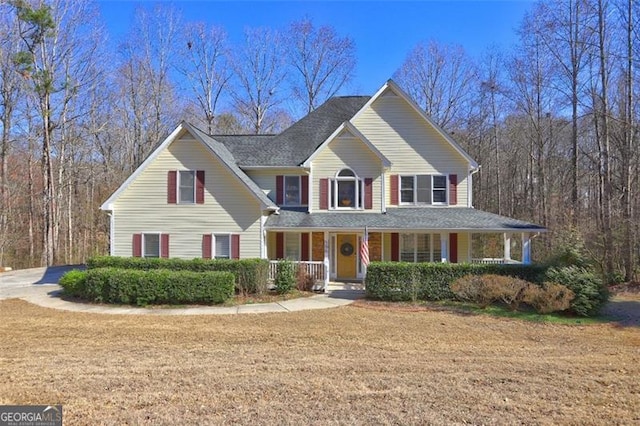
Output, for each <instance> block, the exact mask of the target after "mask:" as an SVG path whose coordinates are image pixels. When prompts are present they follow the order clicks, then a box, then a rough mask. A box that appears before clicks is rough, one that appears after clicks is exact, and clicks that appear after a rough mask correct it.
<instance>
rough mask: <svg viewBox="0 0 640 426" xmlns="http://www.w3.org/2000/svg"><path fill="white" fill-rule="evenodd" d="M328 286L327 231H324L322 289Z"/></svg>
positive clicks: (325, 289)
mask: <svg viewBox="0 0 640 426" xmlns="http://www.w3.org/2000/svg"><path fill="white" fill-rule="evenodd" d="M328 286H329V233H328V232H327V231H324V291H325V292H326V291H327V287H328Z"/></svg>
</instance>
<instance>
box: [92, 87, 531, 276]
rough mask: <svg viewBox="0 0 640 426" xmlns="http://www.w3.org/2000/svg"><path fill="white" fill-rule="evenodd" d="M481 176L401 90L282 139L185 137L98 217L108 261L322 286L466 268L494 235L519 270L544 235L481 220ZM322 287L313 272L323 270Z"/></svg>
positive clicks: (348, 100) (332, 107) (355, 103)
mask: <svg viewBox="0 0 640 426" xmlns="http://www.w3.org/2000/svg"><path fill="white" fill-rule="evenodd" d="M477 170H478V165H477V164H476V162H475V161H474V160H473V159H472V158H471V157H470V156H469V155H468V154H467V153H466V152H465V151H464V150H463V149H462V148H461V147H460V146H459V145H458V144H457V143H456V142H455V141H454V140H453V139H452V138H451V136H450V135H448V134H447V133H446V132H444V131H443V130H442V129H440V128H439V127H438V126H437V125H435V124H434V123H433V122H432V121H431V120H430V119H429V117H427V116H426V115H425V113H424V112H423V111H422V110H421V109H420V108H419V107H418V106H417V105H416V104H415V103H414V102H413V101H412V100H411V99H410V98H409V97H408V95H407V94H406V93H404V92H403V91H402V90H401V89H400V88H399V87H398V86H397V85H396V84H395V83H394V82H393V81H391V80H390V81H388V82H387V83H385V84H384V86H382V88H380V90H378V92H377V93H376V94H375V95H374V96H372V97H369V96H346V97H334V98H331V99H329V100H328V101H327V102H326V103H324V104H323V105H322V106H320V107H319V108H318V109H316V110H315V111H313V112H311V113H310V114H308V115H307V116H306V117H304V118H302V119H301V120H299V121H298V122H296V123H294V124H293V125H292V126H291V127H289V128H288V129H287V130H285V131H284V132H282V133H280V134H278V135H240V136H229V135H225V136H211V135H208V134H206V133H205V132H203V131H201V130H199V129H197V128H196V127H194V126H192V125H190V124H188V123H182V124H180V125H179V126H178V127H177V128H176V129H175V131H174V132H173V133H172V134H171V135H169V137H168V138H167V139H166V140H165V141H164V142H163V143H162V144H160V145H159V146H158V148H157V149H156V150H155V151H154V152H153V153H152V154H151V155H150V156H149V157H148V158H147V159H146V160H145V161H144V162H143V163H142V164H141V165H140V167H139V168H138V169H137V170H136V171H135V172H134V173H133V174H132V175H131V176H130V177H129V178H128V179H127V180H126V181H125V182H124V183H123V184H122V185H121V186H120V188H118V190H117V191H116V192H115V193H114V194H113V195H112V196H111V197H110V198H109V199H108V200H107V201H106V202H105V203H104V204H103V205H102V209H103V210H107V211H109V212H110V216H111V254H112V255H117V256H155V257H157V256H160V257H182V258H195V257H203V258H256V257H260V258H268V259H272V260H277V259H285V258H288V259H293V260H298V261H302V262H306V263H307V264H308V265H309V266H310V267H311V266H313V267H314V268H316V269H317V268H320V269H321V276H322V277H323V278H324V279H325V280H327V281H328V280H329V279H338V280H357V279H361V278H362V277H363V270H364V268H363V265H362V262H361V259H360V253H359V250H358V248H359V247H360V243H361V240H362V238H363V236H364V233H365V228H366V229H367V230H368V246H369V258H370V259H371V260H385V261H408V262H471V261H472V260H474V259H472V256H471V241H472V236H473V235H474V234H481V233H494V234H495V233H499V234H502V236H503V238H504V252H503V254H504V255H503V257H502V258H500V259H491V260H489V261H492V262H494V261H497V262H509V261H511V253H510V250H511V245H512V244H511V238H513V237H518V238H520V239H521V240H520V241H521V244H520V246H521V250H522V256H521V261H522V262H524V263H528V262H530V260H531V244H530V238H531V236H532V235H535V234H537V233H539V232H542V231H544V228H542V227H540V226H538V225H535V224H531V223H527V222H523V221H519V220H515V219H512V218H509V217H504V216H498V215H495V214H492V213H488V212H484V211H480V210H476V209H474V208H473V203H472V201H473V200H472V191H471V188H472V180H473V174H474V173H475V172H476V171H477ZM315 273H316V275H317V273H318V271H317V270H316V272H315Z"/></svg>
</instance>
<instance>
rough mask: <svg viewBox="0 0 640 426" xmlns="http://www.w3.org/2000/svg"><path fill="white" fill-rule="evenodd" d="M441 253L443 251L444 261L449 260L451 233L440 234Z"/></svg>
mask: <svg viewBox="0 0 640 426" xmlns="http://www.w3.org/2000/svg"><path fill="white" fill-rule="evenodd" d="M440 253H442V263H447V262H448V261H449V233H444V232H443V233H442V234H440Z"/></svg>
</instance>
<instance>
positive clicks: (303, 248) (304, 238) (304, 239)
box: [300, 232, 309, 261]
mask: <svg viewBox="0 0 640 426" xmlns="http://www.w3.org/2000/svg"><path fill="white" fill-rule="evenodd" d="M300 260H302V261H308V260H309V233H308V232H304V233H303V234H301V235H300Z"/></svg>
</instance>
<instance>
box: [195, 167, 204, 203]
mask: <svg viewBox="0 0 640 426" xmlns="http://www.w3.org/2000/svg"><path fill="white" fill-rule="evenodd" d="M196 204H204V170H198V171H196Z"/></svg>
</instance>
